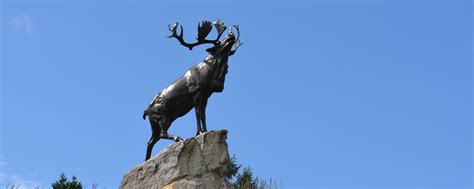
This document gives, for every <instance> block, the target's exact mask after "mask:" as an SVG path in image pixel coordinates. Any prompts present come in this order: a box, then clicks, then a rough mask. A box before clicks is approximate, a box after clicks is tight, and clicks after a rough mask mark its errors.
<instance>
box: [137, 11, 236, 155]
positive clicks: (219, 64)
mask: <svg viewBox="0 0 474 189" xmlns="http://www.w3.org/2000/svg"><path fill="white" fill-rule="evenodd" d="M178 25H179V23H178V22H176V23H175V24H174V25H173V26H169V30H170V31H171V35H170V36H169V38H176V39H177V40H178V41H179V43H181V45H183V46H185V47H187V48H189V50H192V49H193V47H195V46H198V45H201V44H212V45H213V46H212V47H210V48H208V49H207V50H206V51H207V52H208V56H207V57H206V58H205V59H204V60H203V61H202V62H201V63H199V64H197V65H195V66H193V67H192V68H190V69H189V70H188V71H187V72H186V73H185V74H184V76H182V77H180V78H179V79H177V80H176V81H174V82H173V83H171V84H170V85H169V86H167V87H166V88H165V89H163V90H162V91H161V92H159V93H158V94H157V95H156V96H155V97H154V98H153V100H152V101H151V102H150V104H149V105H148V107H147V108H146V109H145V111H144V112H143V119H145V118H146V116H148V119H149V120H150V124H151V130H152V134H151V138H150V140H149V141H148V146H147V151H146V158H145V161H146V160H148V159H150V156H151V152H152V149H153V146H154V145H155V143H156V142H158V140H160V139H161V138H163V139H169V140H174V141H175V142H179V141H181V140H183V139H182V138H181V137H178V136H174V135H171V134H168V129H169V128H170V126H171V123H173V121H174V120H176V119H177V118H179V117H181V116H183V115H185V114H186V113H188V112H189V111H191V109H193V108H194V109H195V112H196V121H197V132H196V135H199V134H201V133H203V132H207V127H206V105H207V101H208V99H209V97H210V96H211V95H212V93H214V92H217V93H219V92H222V91H223V90H224V81H225V75H226V74H227V68H228V65H227V61H228V59H229V56H232V55H234V54H235V51H236V50H237V49H238V47H239V46H240V45H242V43H240V40H239V36H240V32H239V26H237V25H234V26H233V27H234V28H235V29H236V31H237V36H235V35H234V33H233V32H232V27H230V29H229V31H228V33H227V35H226V36H225V38H224V39H223V40H219V39H220V38H221V36H222V34H223V33H224V32H225V30H226V29H227V28H226V26H225V25H224V24H223V23H222V22H220V21H219V20H217V21H216V22H214V23H211V22H209V21H202V22H201V23H200V24H199V25H198V36H197V38H196V40H197V41H196V42H194V43H186V42H185V41H184V39H183V26H180V28H181V31H180V34H179V35H178V34H177V28H178ZM213 26H214V27H215V28H216V30H217V38H216V39H215V40H209V39H206V37H207V36H208V35H209V33H210V32H211V30H212V27H213Z"/></svg>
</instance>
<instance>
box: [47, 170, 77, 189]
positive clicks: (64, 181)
mask: <svg viewBox="0 0 474 189" xmlns="http://www.w3.org/2000/svg"><path fill="white" fill-rule="evenodd" d="M51 186H52V187H53V189H82V184H81V182H79V181H78V180H77V178H76V176H72V178H71V180H68V178H67V177H66V175H65V174H64V173H61V175H59V180H57V181H56V182H54V183H53V184H52V185H51Z"/></svg>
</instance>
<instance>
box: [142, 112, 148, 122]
mask: <svg viewBox="0 0 474 189" xmlns="http://www.w3.org/2000/svg"><path fill="white" fill-rule="evenodd" d="M147 115H148V114H147V111H146V110H145V111H143V120H145V119H146V116H147Z"/></svg>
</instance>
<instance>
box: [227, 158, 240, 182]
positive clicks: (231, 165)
mask: <svg viewBox="0 0 474 189" xmlns="http://www.w3.org/2000/svg"><path fill="white" fill-rule="evenodd" d="M240 167H241V165H239V164H237V158H235V155H233V156H232V158H230V161H229V162H228V163H227V165H226V166H225V167H224V172H223V174H224V177H225V178H226V179H227V180H228V181H231V180H232V178H234V177H235V175H237V173H238V172H239V169H240Z"/></svg>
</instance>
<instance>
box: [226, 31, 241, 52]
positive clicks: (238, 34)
mask: <svg viewBox="0 0 474 189" xmlns="http://www.w3.org/2000/svg"><path fill="white" fill-rule="evenodd" d="M234 27H235V29H236V30H237V39H236V40H235V43H234V47H235V49H234V50H230V53H229V56H232V55H234V54H235V51H237V49H238V48H239V47H240V46H241V45H243V43H241V42H240V31H239V25H234ZM230 30H232V27H231V28H230Z"/></svg>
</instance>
